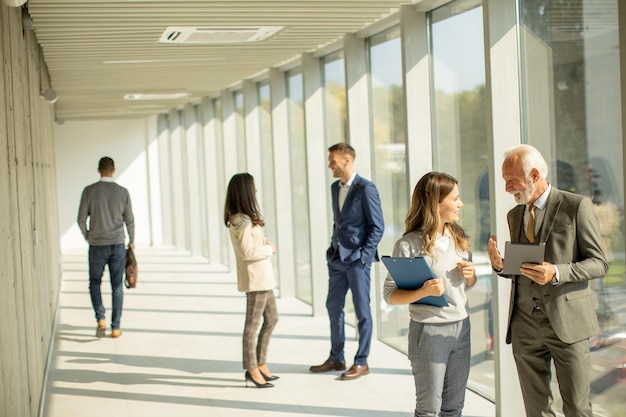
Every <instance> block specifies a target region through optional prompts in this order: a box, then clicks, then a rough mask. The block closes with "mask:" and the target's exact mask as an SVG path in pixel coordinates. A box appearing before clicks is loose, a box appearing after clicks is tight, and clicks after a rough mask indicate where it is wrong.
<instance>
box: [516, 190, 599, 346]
mask: <svg viewBox="0 0 626 417" xmlns="http://www.w3.org/2000/svg"><path fill="white" fill-rule="evenodd" d="M524 209H525V206H524V205H523V204H521V205H518V206H516V207H515V208H513V209H512V210H511V211H509V213H508V215H507V219H508V223H509V232H510V234H511V241H512V242H519V241H521V239H522V236H521V234H522V229H523V224H524ZM537 238H538V241H540V242H545V243H546V253H545V259H544V260H545V261H546V262H549V263H552V264H554V265H556V267H557V268H558V269H559V273H560V280H559V283H558V285H552V284H551V283H548V284H546V285H543V286H541V295H542V297H543V300H542V302H543V309H544V310H545V313H546V314H547V316H548V318H549V319H550V324H551V325H552V328H553V329H554V332H555V333H556V335H557V336H558V337H559V339H561V340H562V341H563V342H565V343H574V342H578V341H581V340H583V339H588V338H590V337H592V336H594V335H595V334H597V333H598V331H599V327H598V319H597V317H596V312H595V308H594V305H593V301H592V297H591V289H590V288H589V280H591V279H594V278H601V277H603V276H604V275H605V274H606V272H607V270H608V264H607V261H606V256H605V254H604V250H603V249H602V245H601V236H600V227H599V224H598V219H597V217H596V214H595V211H594V209H593V204H592V202H591V200H590V199H589V198H586V197H583V196H580V195H577V194H572V193H569V192H566V191H561V190H557V189H556V188H554V187H552V190H551V191H550V195H549V196H548V201H547V204H546V207H545V215H544V218H543V222H542V224H541V229H540V230H539V233H538V235H537ZM520 277H521V276H519V275H518V276H514V277H513V282H512V286H511V299H510V306H509V321H508V330H507V335H506V342H507V343H511V314H512V312H513V304H514V302H515V295H516V294H515V287H516V285H515V284H516V281H517V280H518V279H520Z"/></svg>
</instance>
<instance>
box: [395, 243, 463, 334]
mask: <svg viewBox="0 0 626 417" xmlns="http://www.w3.org/2000/svg"><path fill="white" fill-rule="evenodd" d="M433 253H434V255H435V258H436V259H434V258H433V257H430V256H427V255H426V254H425V253H424V241H423V239H422V234H421V232H410V233H407V234H406V235H404V236H403V237H402V238H400V239H399V240H398V241H397V242H396V243H395V245H394V248H393V254H392V256H393V257H398V258H414V257H416V256H424V258H425V259H426V262H427V263H428V265H429V266H430V269H431V270H432V271H433V273H434V274H435V277H437V278H441V279H443V284H444V294H445V296H446V299H447V300H448V303H449V304H450V305H449V306H448V307H436V306H431V305H427V304H409V314H410V316H411V320H413V321H417V322H420V323H452V322H456V321H460V320H463V319H465V318H466V317H468V316H469V305H468V303H467V295H466V294H465V290H466V289H468V288H466V285H465V283H466V280H465V279H464V278H463V277H462V276H461V273H460V271H459V268H458V267H457V266H456V264H457V262H460V261H463V260H468V258H469V254H468V253H467V252H466V251H457V250H456V248H455V246H454V241H453V240H452V238H450V243H449V245H448V247H447V248H443V247H441V246H439V245H437V244H436V245H435V249H434V251H433ZM396 289H398V287H397V286H396V283H395V282H394V280H393V278H391V276H390V275H389V274H387V278H386V279H385V283H384V286H383V297H384V299H385V301H386V302H387V303H388V304H391V302H390V299H391V293H392V292H394V291H395V290H396Z"/></svg>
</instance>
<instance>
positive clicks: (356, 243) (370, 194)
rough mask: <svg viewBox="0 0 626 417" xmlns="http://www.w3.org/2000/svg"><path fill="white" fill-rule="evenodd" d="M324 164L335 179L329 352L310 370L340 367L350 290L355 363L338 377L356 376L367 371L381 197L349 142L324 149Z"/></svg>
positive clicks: (328, 305)
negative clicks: (356, 167)
mask: <svg viewBox="0 0 626 417" xmlns="http://www.w3.org/2000/svg"><path fill="white" fill-rule="evenodd" d="M328 152H329V155H328V168H330V169H331V171H332V172H333V176H334V177H335V178H339V180H338V181H335V182H334V183H333V184H332V185H331V187H330V189H331V193H332V200H333V201H332V205H333V217H334V224H333V236H332V240H331V242H330V247H329V248H328V250H327V251H326V260H327V262H328V274H329V280H328V297H327V298H326V309H327V310H328V316H329V318H330V341H331V351H330V356H329V357H328V359H327V360H326V362H324V363H323V364H321V365H316V366H311V368H310V369H309V370H310V371H311V372H328V371H343V370H345V369H346V363H345V358H344V344H345V330H344V311H343V310H344V306H345V303H346V294H347V292H348V289H350V291H351V292H352V301H353V304H354V311H355V313H356V317H357V319H358V329H359V349H358V350H357V353H356V355H355V357H354V365H352V367H351V368H350V369H348V370H347V371H346V372H344V373H343V374H341V379H344V380H348V379H357V378H359V377H361V376H362V375H366V374H368V373H369V367H368V365H367V357H368V355H369V351H370V345H371V341H372V313H371V310H370V270H371V266H372V262H374V261H378V252H377V250H376V248H377V246H378V242H380V239H381V238H382V236H383V231H384V229H385V226H384V221H383V212H382V208H381V206H380V197H379V196H378V190H377V189H376V186H375V185H374V184H373V183H372V182H370V181H368V180H366V179H365V178H362V177H360V176H359V175H358V174H357V173H356V171H355V170H354V158H355V152H354V148H352V146H350V145H348V144H347V143H338V144H336V145H333V146H331V147H330V148H328Z"/></svg>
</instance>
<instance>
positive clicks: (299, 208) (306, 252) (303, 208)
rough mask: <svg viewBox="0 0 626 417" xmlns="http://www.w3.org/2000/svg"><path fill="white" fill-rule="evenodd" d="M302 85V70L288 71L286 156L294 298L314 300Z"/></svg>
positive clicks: (306, 301) (309, 302) (306, 300)
mask: <svg viewBox="0 0 626 417" xmlns="http://www.w3.org/2000/svg"><path fill="white" fill-rule="evenodd" d="M303 88H304V85H303V79H302V71H301V70H300V69H296V70H291V71H289V72H288V73H287V97H288V102H289V116H288V117H289V143H290V148H289V155H290V168H291V193H292V202H293V241H294V246H295V247H294V253H295V265H296V271H295V273H296V297H297V298H298V299H300V300H302V301H304V302H305V303H308V304H312V303H313V295H312V290H311V288H312V282H311V247H310V232H309V230H310V229H309V197H308V195H309V192H308V187H307V182H306V179H307V160H306V138H305V134H304V98H303V92H304V89H303Z"/></svg>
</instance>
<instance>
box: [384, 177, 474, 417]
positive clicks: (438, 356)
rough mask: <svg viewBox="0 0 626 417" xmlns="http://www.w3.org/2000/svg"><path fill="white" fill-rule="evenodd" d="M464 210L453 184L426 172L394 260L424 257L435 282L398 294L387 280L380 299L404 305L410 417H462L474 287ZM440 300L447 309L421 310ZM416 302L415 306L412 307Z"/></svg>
mask: <svg viewBox="0 0 626 417" xmlns="http://www.w3.org/2000/svg"><path fill="white" fill-rule="evenodd" d="M461 207H463V202H462V201H461V198H460V194H459V187H458V181H457V180H456V179H454V178H453V177H451V176H450V175H447V174H443V173H440V172H430V173H428V174H426V175H424V176H423V177H422V178H421V179H420V180H419V181H418V183H417V185H416V186H415V190H414V191H413V197H412V200H411V207H410V208H409V212H408V214H407V216H406V220H405V229H406V230H405V232H404V235H403V236H402V238H400V239H399V240H398V241H397V242H396V243H395V245H394V249H393V257H402V258H414V257H417V256H423V257H424V258H425V260H426V262H427V263H428V264H429V266H430V268H431V270H432V271H433V273H434V275H435V277H436V278H434V279H430V280H428V281H426V283H425V284H424V285H423V286H422V288H420V289H417V290H403V289H399V288H398V287H397V286H396V283H395V282H394V281H393V279H392V278H391V276H389V275H387V278H386V279H385V283H384V288H383V295H384V298H385V301H386V302H387V303H389V304H409V313H410V316H411V321H410V325H409V337H408V342H409V349H408V350H409V359H410V361H411V368H412V371H413V376H414V379H415V396H416V404H415V416H416V417H420V416H439V415H445V416H461V413H462V411H463V404H464V402H465V388H466V385H467V379H468V377H469V369H470V355H471V350H470V322H469V306H468V303H467V296H466V294H465V291H466V289H468V288H470V287H471V286H473V285H474V284H475V283H476V271H475V269H474V264H473V263H472V261H471V252H470V251H469V249H470V245H469V238H468V236H467V234H466V233H465V231H464V230H463V228H462V227H461V226H459V225H458V224H457V221H458V220H459V212H460V210H461ZM442 294H445V297H446V299H447V301H448V304H449V305H448V306H446V307H437V306H434V305H429V304H421V303H419V300H421V299H422V298H425V297H428V296H441V295H442ZM416 302H417V303H416Z"/></svg>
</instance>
